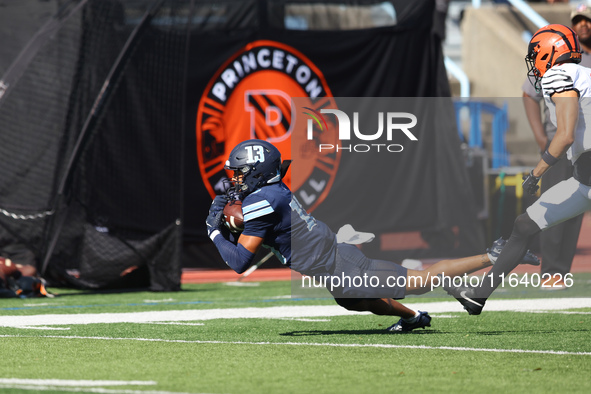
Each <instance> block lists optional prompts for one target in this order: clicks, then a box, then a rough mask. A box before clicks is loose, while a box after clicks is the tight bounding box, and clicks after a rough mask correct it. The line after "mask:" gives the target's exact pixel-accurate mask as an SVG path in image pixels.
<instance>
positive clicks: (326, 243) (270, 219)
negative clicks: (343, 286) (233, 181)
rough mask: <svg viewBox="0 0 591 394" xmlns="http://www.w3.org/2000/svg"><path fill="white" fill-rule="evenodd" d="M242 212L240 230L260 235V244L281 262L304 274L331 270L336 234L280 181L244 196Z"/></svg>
mask: <svg viewBox="0 0 591 394" xmlns="http://www.w3.org/2000/svg"><path fill="white" fill-rule="evenodd" d="M242 213H243V215H244V231H243V232H242V233H243V234H244V235H251V236H256V237H260V238H263V246H264V247H266V248H269V249H271V250H272V251H273V252H274V253H275V255H276V256H277V258H278V259H279V260H280V261H281V262H282V263H283V264H285V265H287V266H288V267H291V269H293V270H295V271H297V272H299V273H301V274H304V275H323V274H326V273H329V272H332V269H333V266H334V263H335V257H336V236H335V234H334V233H333V232H332V231H331V230H330V228H329V227H328V226H327V225H326V224H324V223H322V222H320V221H318V220H316V219H315V218H314V217H313V216H311V215H310V214H308V213H307V212H306V211H305V210H304V209H303V208H302V206H301V205H300V203H299V202H298V201H297V199H296V198H295V197H293V196H292V193H291V191H290V190H289V188H288V187H287V186H286V185H285V184H284V183H283V182H280V183H275V184H272V185H268V186H265V187H262V188H260V189H258V190H257V191H255V192H253V193H251V194H249V195H248V196H246V198H245V199H244V201H243V202H242Z"/></svg>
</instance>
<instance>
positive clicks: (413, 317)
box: [335, 298, 431, 332]
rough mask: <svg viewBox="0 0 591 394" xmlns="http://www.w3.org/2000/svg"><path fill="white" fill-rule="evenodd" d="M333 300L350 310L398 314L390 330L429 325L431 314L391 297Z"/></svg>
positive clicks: (404, 329) (403, 330) (402, 330)
mask: <svg viewBox="0 0 591 394" xmlns="http://www.w3.org/2000/svg"><path fill="white" fill-rule="evenodd" d="M335 301H336V302H337V304H339V305H340V306H342V307H343V308H345V309H347V310H350V311H358V312H366V311H367V312H371V313H373V314H375V315H380V316H400V320H398V322H396V323H395V324H393V325H392V326H390V327H388V328H387V331H390V332H410V331H412V330H414V329H417V328H425V327H431V316H429V314H428V313H427V312H421V311H416V312H415V311H414V310H412V309H410V308H408V307H406V306H404V305H403V304H401V303H400V302H398V301H396V300H393V299H391V298H335Z"/></svg>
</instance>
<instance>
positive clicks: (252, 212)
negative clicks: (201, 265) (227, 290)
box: [213, 199, 274, 274]
mask: <svg viewBox="0 0 591 394" xmlns="http://www.w3.org/2000/svg"><path fill="white" fill-rule="evenodd" d="M242 212H243V213H244V231H243V232H242V234H244V235H251V236H255V237H260V238H265V235H266V234H267V232H268V231H270V229H272V227H273V225H274V222H273V218H272V214H273V212H274V209H273V208H272V206H271V204H270V203H269V202H268V201H267V200H264V199H261V200H260V201H255V202H253V203H246V201H245V203H244V204H243V205H242ZM213 243H214V244H215V246H216V247H217V249H218V251H219V252H220V255H221V256H222V258H223V259H224V261H225V262H226V264H227V265H228V266H229V267H230V268H232V269H233V270H234V271H236V272H237V273H239V274H241V273H243V272H244V271H246V270H247V269H248V268H249V267H250V266H251V265H252V263H253V260H254V257H255V254H254V253H251V252H250V251H248V250H247V249H246V248H245V247H244V246H242V245H241V244H240V243H238V244H237V245H235V244H233V243H232V242H230V241H228V240H227V239H226V238H225V237H224V236H222V234H219V235H217V236H216V237H214V238H213Z"/></svg>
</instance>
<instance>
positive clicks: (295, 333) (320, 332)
mask: <svg viewBox="0 0 591 394" xmlns="http://www.w3.org/2000/svg"><path fill="white" fill-rule="evenodd" d="M396 334H419V335H424V334H441V331H438V330H414V331H411V332H404V333H400V332H390V331H386V329H385V328H384V329H379V330H334V331H329V330H306V331H291V332H285V333H283V334H279V335H281V336H284V337H303V336H313V335H396Z"/></svg>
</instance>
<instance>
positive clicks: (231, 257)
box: [213, 234, 255, 274]
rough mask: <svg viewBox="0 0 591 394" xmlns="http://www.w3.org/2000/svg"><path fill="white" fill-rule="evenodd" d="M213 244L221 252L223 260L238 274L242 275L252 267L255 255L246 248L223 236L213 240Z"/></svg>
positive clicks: (219, 235) (218, 235)
mask: <svg viewBox="0 0 591 394" xmlns="http://www.w3.org/2000/svg"><path fill="white" fill-rule="evenodd" d="M213 243H214V244H215V246H216V248H217V249H218V251H219V252H220V256H222V259H224V261H225V262H226V264H228V266H229V267H230V268H232V269H233V270H234V271H236V272H237V273H239V274H241V273H243V272H244V271H246V270H247V269H248V267H250V266H251V265H252V262H253V260H254V256H255V255H254V253H251V252H249V251H248V250H247V249H246V248H245V247H244V246H242V245H240V244H237V245H234V244H233V243H232V242H230V241H228V240H227V239H225V238H224V237H223V236H222V235H221V234H217V236H216V237H214V238H213Z"/></svg>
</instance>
